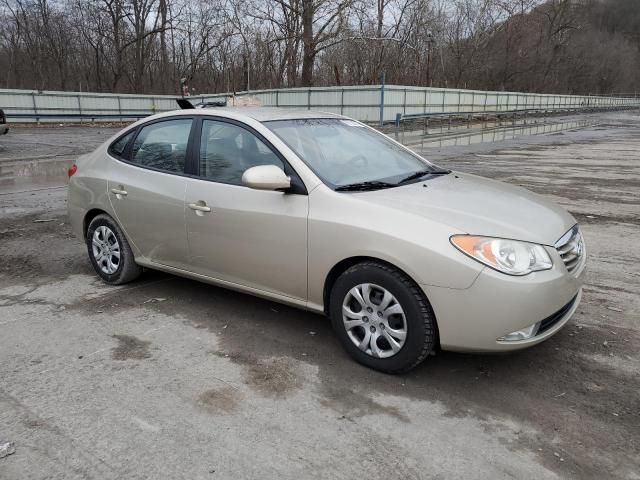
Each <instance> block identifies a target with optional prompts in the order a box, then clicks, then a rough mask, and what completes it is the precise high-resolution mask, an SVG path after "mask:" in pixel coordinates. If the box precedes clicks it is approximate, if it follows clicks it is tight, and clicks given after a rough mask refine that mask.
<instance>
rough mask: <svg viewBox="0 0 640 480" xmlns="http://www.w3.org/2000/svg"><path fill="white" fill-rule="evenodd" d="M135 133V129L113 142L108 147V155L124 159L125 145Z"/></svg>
mask: <svg viewBox="0 0 640 480" xmlns="http://www.w3.org/2000/svg"><path fill="white" fill-rule="evenodd" d="M134 133H135V129H133V130H132V131H130V132H129V133H127V134H126V135H124V136H122V137H120V138H119V139H117V140H116V141H115V142H113V143H112V144H111V145H110V146H109V153H110V154H111V155H113V156H115V157H118V158H125V152H126V150H127V145H128V144H129V142H130V141H131V139H132V138H133V134H134Z"/></svg>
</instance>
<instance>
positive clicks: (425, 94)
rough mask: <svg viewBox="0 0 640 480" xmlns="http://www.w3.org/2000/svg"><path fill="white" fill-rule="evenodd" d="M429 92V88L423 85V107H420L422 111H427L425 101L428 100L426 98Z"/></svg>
mask: <svg viewBox="0 0 640 480" xmlns="http://www.w3.org/2000/svg"><path fill="white" fill-rule="evenodd" d="M429 93H431V92H429V88H428V87H425V89H424V108H423V109H422V113H427V102H428V101H429V100H428V98H429V96H428V94H429Z"/></svg>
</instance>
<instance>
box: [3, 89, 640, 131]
mask: <svg viewBox="0 0 640 480" xmlns="http://www.w3.org/2000/svg"><path fill="white" fill-rule="evenodd" d="M244 93H247V92H240V94H244ZM250 93H251V95H254V96H256V97H257V98H258V99H260V100H261V101H262V103H263V104H264V105H265V106H276V107H285V108H292V109H305V110H307V109H314V110H321V111H326V112H333V113H338V114H342V115H346V116H349V117H353V118H356V119H358V120H361V121H365V122H370V123H373V122H379V121H382V122H383V123H393V122H394V121H395V119H396V116H397V114H402V116H403V118H408V117H409V116H411V115H433V116H437V115H455V114H457V115H464V114H474V115H475V114H483V113H484V114H491V113H495V112H498V113H500V114H505V113H508V112H512V111H516V110H522V109H527V110H545V111H559V110H567V109H576V108H583V107H589V108H601V107H611V108H626V107H628V106H640V98H629V97H611V96H572V95H552V94H537V93H523V92H491V91H480V90H461V89H447V88H431V87H429V88H427V87H409V86H398V85H368V86H344V87H343V86H341V87H311V88H288V89H277V90H255V91H251V92H250ZM226 95H227V94H222V93H221V94H212V95H197V96H193V97H191V98H192V99H193V100H194V101H196V102H200V101H204V102H207V101H214V100H216V99H220V98H221V97H223V96H226ZM175 99H176V97H175V96H170V95H131V94H106V93H86V92H41V91H31V90H7V89H0V108H2V109H4V110H5V112H6V114H7V117H8V118H9V121H12V120H23V121H56V120H61V121H74V120H76V119H77V120H84V119H93V120H95V121H98V120H108V119H137V118H141V117H143V116H147V115H152V114H154V113H159V112H165V111H170V110H175V109H176V108H177V106H176V103H175Z"/></svg>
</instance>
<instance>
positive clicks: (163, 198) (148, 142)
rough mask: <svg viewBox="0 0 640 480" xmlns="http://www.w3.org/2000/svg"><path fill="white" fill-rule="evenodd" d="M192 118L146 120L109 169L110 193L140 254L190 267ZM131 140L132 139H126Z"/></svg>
mask: <svg viewBox="0 0 640 480" xmlns="http://www.w3.org/2000/svg"><path fill="white" fill-rule="evenodd" d="M192 123H193V119H192V118H185V117H174V118H166V119H161V120H156V121H153V122H150V123H148V124H144V125H142V126H140V127H138V129H136V130H135V131H134V132H132V133H130V134H129V135H131V136H132V138H131V139H130V141H128V142H127V143H126V146H125V147H123V146H122V144H121V143H118V142H119V141H116V142H114V144H113V145H112V147H111V148H110V149H109V154H110V155H111V156H113V157H115V158H116V161H114V162H111V163H112V166H111V169H110V172H109V182H108V188H109V198H110V201H111V205H112V207H113V210H114V212H115V214H116V218H117V220H118V223H119V224H120V226H121V227H122V228H123V230H124V231H125V234H126V235H127V238H128V239H129V241H130V243H132V244H133V246H134V248H135V249H136V250H137V251H138V254H140V255H142V256H143V257H145V258H146V259H147V260H149V261H152V262H155V263H159V264H163V265H169V266H173V267H176V268H185V267H186V266H187V253H188V247H187V238H186V232H185V225H184V216H185V214H184V208H185V207H184V201H185V197H184V194H185V188H186V177H185V164H186V158H187V145H188V141H189V135H190V132H191V126H192ZM122 140H126V139H124V138H123V139H122Z"/></svg>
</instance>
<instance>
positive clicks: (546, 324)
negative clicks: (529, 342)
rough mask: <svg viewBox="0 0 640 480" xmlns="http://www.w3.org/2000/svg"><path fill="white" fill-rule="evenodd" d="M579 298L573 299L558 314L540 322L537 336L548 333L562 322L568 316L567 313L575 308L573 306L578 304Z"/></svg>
mask: <svg viewBox="0 0 640 480" xmlns="http://www.w3.org/2000/svg"><path fill="white" fill-rule="evenodd" d="M577 298H578V295H576V296H575V297H573V298H572V299H571V301H570V302H569V303H567V304H566V305H565V306H564V307H562V308H561V309H560V310H558V311H557V312H556V313H554V314H553V315H550V316H548V317H547V318H545V319H544V320H542V321H541V322H540V328H538V332H537V333H536V335H540V334H541V333H544V332H546V331H547V330H549V329H550V328H551V327H553V326H554V325H555V324H556V323H558V322H559V321H560V320H562V317H564V316H565V315H566V314H567V312H568V311H569V310H571V307H573V304H574V303H576V299H577Z"/></svg>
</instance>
